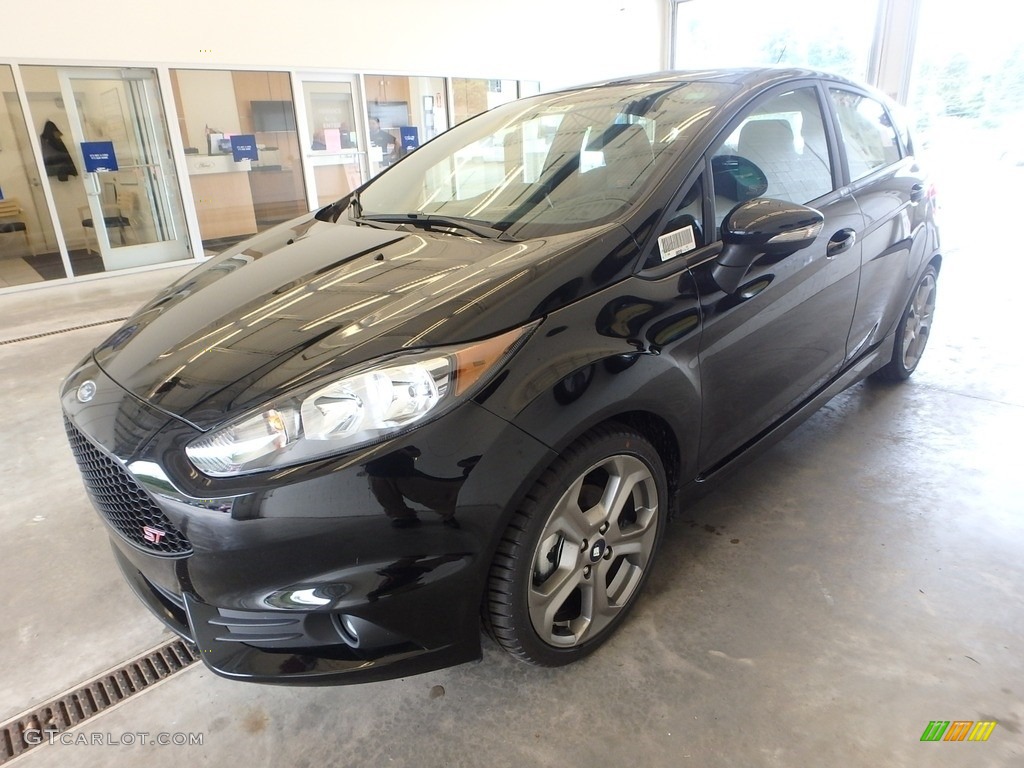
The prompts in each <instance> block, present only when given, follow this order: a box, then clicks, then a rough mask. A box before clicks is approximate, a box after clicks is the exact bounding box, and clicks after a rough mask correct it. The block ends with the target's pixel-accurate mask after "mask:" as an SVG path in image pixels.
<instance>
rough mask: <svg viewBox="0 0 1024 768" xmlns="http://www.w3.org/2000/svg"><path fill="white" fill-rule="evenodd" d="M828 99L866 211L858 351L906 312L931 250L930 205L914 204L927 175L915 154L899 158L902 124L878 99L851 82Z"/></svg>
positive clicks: (852, 348)
mask: <svg viewBox="0 0 1024 768" xmlns="http://www.w3.org/2000/svg"><path fill="white" fill-rule="evenodd" d="M829 99H830V101H831V106H832V108H833V109H834V111H835V114H836V122H837V123H838V126H839V138H840V147H841V148H842V152H843V156H844V157H845V159H846V162H847V166H848V170H849V178H850V179H851V182H850V188H851V189H852V191H853V197H854V199H855V200H856V201H857V203H858V205H859V206H860V209H861V211H862V212H863V214H864V218H865V222H864V230H863V232H862V233H860V234H859V238H860V241H861V244H862V254H861V261H862V264H863V265H862V268H861V278H860V292H859V294H858V297H857V309H856V312H855V313H854V318H853V325H852V327H851V328H850V339H849V344H848V355H849V357H851V358H852V357H856V356H857V355H858V354H859V353H860V352H861V351H862V350H864V349H867V348H869V347H870V346H872V345H874V344H876V343H878V342H879V341H881V340H882V339H883V338H884V337H885V335H886V334H887V333H889V332H890V331H891V330H892V329H893V327H894V326H895V325H896V323H897V322H898V321H899V318H900V314H901V313H902V312H903V306H904V302H905V301H906V297H907V296H908V295H909V292H910V289H911V283H912V282H913V281H914V280H915V279H916V275H917V270H918V268H919V267H920V264H921V260H922V259H923V258H924V255H925V246H926V243H925V242H924V240H925V237H926V235H925V234H924V233H925V231H926V230H925V228H924V227H921V226H920V224H921V223H922V219H923V217H924V216H925V209H924V207H923V206H917V205H916V201H917V200H918V199H922V198H923V197H924V186H923V185H924V180H923V178H922V176H921V174H920V173H919V169H918V167H917V165H916V162H915V160H914V158H913V157H909V156H908V157H904V158H902V159H901V151H900V144H899V141H898V139H897V135H896V130H895V128H894V126H893V124H892V120H891V119H890V116H889V113H888V112H887V111H886V109H885V107H884V106H882V104H881V103H880V102H878V101H876V100H875V99H872V98H870V97H868V96H866V95H864V94H859V93H855V92H853V91H850V90H847V89H845V88H829ZM915 235H916V236H917V239H916V242H915V240H914V238H915ZM912 250H916V253H913V254H912Z"/></svg>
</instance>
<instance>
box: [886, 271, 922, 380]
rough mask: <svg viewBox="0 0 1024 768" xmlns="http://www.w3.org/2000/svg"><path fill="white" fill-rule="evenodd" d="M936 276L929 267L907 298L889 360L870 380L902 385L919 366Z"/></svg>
mask: <svg viewBox="0 0 1024 768" xmlns="http://www.w3.org/2000/svg"><path fill="white" fill-rule="evenodd" d="M937 279H938V273H937V272H936V271H935V267H934V266H931V265H930V266H929V267H928V268H927V269H926V270H925V271H924V274H923V275H921V279H920V280H919V281H918V283H917V286H916V287H915V288H914V292H913V293H912V294H911V295H910V301H908V302H907V308H906V309H905V310H903V317H901V318H900V323H899V325H898V326H896V341H895V343H894V344H893V349H892V358H891V359H890V360H889V362H888V363H886V364H885V366H884V367H883V368H880V369H879V370H878V371H876V372H875V373H874V374H873V376H874V377H875V378H876V379H879V380H882V381H906V380H907V379H909V378H910V374H912V373H913V372H914V370H915V369H916V368H917V365H918V363H920V362H921V356H922V355H924V350H925V347H926V346H927V345H928V338H929V337H930V336H931V331H932V318H933V316H934V315H935V289H936V281H937Z"/></svg>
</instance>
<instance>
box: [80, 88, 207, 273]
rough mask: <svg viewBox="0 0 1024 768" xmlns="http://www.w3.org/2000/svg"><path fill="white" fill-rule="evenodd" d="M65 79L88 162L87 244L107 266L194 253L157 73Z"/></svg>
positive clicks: (82, 156)
mask: <svg viewBox="0 0 1024 768" xmlns="http://www.w3.org/2000/svg"><path fill="white" fill-rule="evenodd" d="M60 83H61V96H62V98H63V100H64V104H65V107H66V109H67V114H68V122H69V128H70V130H71V137H72V139H73V141H74V145H75V147H77V148H78V152H77V153H76V154H77V155H78V156H79V158H80V159H81V161H82V170H83V172H82V174H81V179H82V182H83V184H84V185H85V193H86V198H87V200H88V206H87V207H83V208H82V209H81V210H79V212H78V213H79V218H80V219H81V225H82V229H83V232H84V237H85V242H86V246H87V248H88V249H89V250H90V251H95V252H98V253H99V255H100V256H101V258H102V259H103V267H104V269H105V270H107V271H110V270H115V269H127V268H129V267H140V266H145V265H149V264H159V263H163V262H170V261H179V260H182V259H187V258H189V257H190V256H191V254H190V249H189V245H188V237H187V233H186V229H185V217H184V213H183V210H182V205H181V197H180V192H179V187H178V180H177V176H176V174H175V171H174V165H173V163H172V161H171V154H170V141H169V138H168V133H167V122H166V120H165V117H164V110H163V105H162V103H161V101H160V90H159V87H158V84H157V76H156V72H155V70H152V69H64V70H61V73H60ZM72 151H73V150H72Z"/></svg>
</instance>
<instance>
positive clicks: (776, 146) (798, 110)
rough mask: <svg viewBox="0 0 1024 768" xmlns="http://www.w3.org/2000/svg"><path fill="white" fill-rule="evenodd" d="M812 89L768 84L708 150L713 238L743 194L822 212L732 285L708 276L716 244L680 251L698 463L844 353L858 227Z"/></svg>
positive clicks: (817, 89)
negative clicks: (693, 286) (800, 245)
mask: <svg viewBox="0 0 1024 768" xmlns="http://www.w3.org/2000/svg"><path fill="white" fill-rule="evenodd" d="M824 98H825V94H824V91H823V89H822V88H821V86H819V85H818V84H817V82H816V81H811V80H806V81H800V82H799V83H796V84H792V85H788V86H786V87H782V88H775V89H773V90H772V91H769V92H768V93H767V94H765V95H764V96H762V97H761V98H759V99H758V100H757V101H756V102H755V103H754V104H753V106H752V107H751V108H749V109H748V110H747V111H746V112H745V113H743V114H741V115H740V116H739V117H738V118H737V120H736V121H734V123H733V124H732V125H731V126H730V127H729V128H727V129H726V131H725V132H724V133H725V135H724V136H723V137H721V138H720V140H719V141H718V143H717V145H716V146H713V147H712V148H711V150H710V154H709V162H708V163H707V164H706V168H707V175H708V176H709V177H710V179H711V184H710V185H709V186H710V188H711V189H710V192H711V194H710V195H709V197H708V199H707V201H706V202H707V205H708V206H709V208H710V210H711V211H712V212H713V217H712V219H711V220H710V221H708V222H707V224H708V229H710V230H711V233H713V234H712V238H717V239H719V240H720V233H719V227H720V225H721V222H722V220H723V219H724V218H725V215H726V214H727V213H728V212H729V210H731V209H732V208H733V207H734V206H735V205H737V204H739V203H741V202H744V201H745V200H747V199H751V198H753V197H770V198H778V199H783V200H789V201H791V202H797V203H801V204H806V205H809V206H811V207H813V208H816V209H817V210H819V211H821V212H822V214H824V216H825V226H824V228H823V229H822V231H821V234H820V235H819V237H818V239H817V240H816V241H815V242H814V243H813V244H812V245H811V246H809V247H808V248H805V249H803V250H801V251H798V252H797V253H795V254H793V255H791V256H789V257H787V258H784V259H781V260H779V259H776V260H772V259H769V258H767V257H764V258H762V259H760V260H758V261H757V262H755V263H754V265H753V266H752V267H751V269H750V271H749V272H748V274H747V276H746V278H745V280H744V285H743V286H741V288H740V290H739V291H738V292H737V293H735V294H725V293H723V292H722V291H721V290H719V289H718V288H717V286H716V285H715V283H714V280H713V278H712V276H711V270H712V267H713V266H714V264H715V256H716V255H717V253H715V254H711V255H708V256H707V257H705V258H703V260H702V261H697V263H692V262H691V269H692V271H693V274H694V277H695V279H696V281H697V285H698V287H699V290H700V291H701V305H702V306H701V310H702V315H703V320H704V329H703V334H702V338H701V345H700V379H701V391H702V399H703V409H702V428H701V451H700V455H701V458H700V463H701V467H702V468H703V469H704V471H705V473H707V472H709V471H711V470H713V469H715V468H717V466H718V465H720V464H721V463H723V462H724V461H725V460H727V459H728V458H729V457H731V455H732V454H734V453H735V452H736V451H737V450H739V449H741V448H742V447H743V446H744V445H745V444H746V443H747V442H749V441H750V440H751V439H752V438H754V437H755V436H757V435H758V434H759V433H760V432H761V431H763V430H764V429H766V428H768V427H769V426H771V425H772V424H773V423H774V422H775V421H777V420H778V419H779V418H780V417H782V416H783V415H785V414H786V413H788V412H789V411H791V410H792V409H793V408H794V407H796V406H797V405H798V404H799V403H801V402H802V401H803V400H805V399H806V398H807V397H808V395H809V394H810V393H811V392H813V391H814V390H816V389H818V388H819V387H821V386H822V385H823V384H824V383H825V382H827V381H828V379H829V378H831V377H832V376H833V375H835V374H836V373H837V371H838V370H839V368H840V367H841V366H842V364H843V362H844V359H845V351H846V340H847V336H848V334H849V330H850V323H851V320H852V318H853V312H854V305H855V303H856V297H857V281H858V270H859V267H860V256H859V244H858V243H857V241H856V238H855V237H850V234H851V233H853V232H855V231H857V230H859V229H861V228H862V226H863V219H862V216H861V213H860V210H859V208H858V207H857V204H856V202H855V201H854V200H853V198H852V197H851V196H850V194H849V190H847V189H845V188H843V187H842V186H841V178H842V177H841V174H840V173H839V172H838V171H839V168H838V167H837V164H836V162H835V160H836V157H837V142H836V136H835V131H834V129H833V127H832V124H831V121H830V120H827V119H826V115H827V114H828V113H827V112H826V111H825V110H823V109H822V106H823V103H824ZM736 157H738V158H741V159H745V160H746V161H752V162H753V163H754V164H755V165H757V166H758V168H760V169H761V170H762V171H763V172H764V175H765V177H766V178H767V189H763V188H760V187H759V186H758V185H756V184H752V183H751V180H750V177H749V176H745V177H742V178H737V177H736V175H735V174H734V173H731V172H730V168H733V169H735V168H736V167H740V166H742V165H744V164H742V163H741V162H739V161H736V162H733V161H732V160H731V159H730V158H736ZM761 186H763V185H761ZM709 239H710V238H709ZM830 241H831V242H832V243H833V246H832V247H831V248H829V244H830Z"/></svg>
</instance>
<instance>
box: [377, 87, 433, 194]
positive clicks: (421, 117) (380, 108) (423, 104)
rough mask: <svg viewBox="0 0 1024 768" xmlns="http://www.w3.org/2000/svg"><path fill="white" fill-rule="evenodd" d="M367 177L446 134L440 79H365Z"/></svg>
mask: <svg viewBox="0 0 1024 768" xmlns="http://www.w3.org/2000/svg"><path fill="white" fill-rule="evenodd" d="M365 83H366V104H367V108H368V110H367V111H368V112H369V117H370V136H369V139H370V148H369V158H370V175H371V176H376V175H377V174H378V173H380V172H381V171H382V170H383V169H385V168H387V167H388V166H389V165H391V164H392V163H393V162H395V161H396V160H398V159H400V158H402V157H404V156H405V155H407V154H408V153H409V152H411V151H412V150H414V149H416V148H417V147H418V146H419V145H420V144H422V143H423V142H425V141H429V140H430V139H432V138H434V137H435V136H436V135H437V134H439V133H442V132H443V131H446V130H448V127H449V123H448V113H447V111H446V110H447V106H446V104H447V100H446V99H445V85H444V78H442V77H396V76H393V75H366V77H365Z"/></svg>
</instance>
